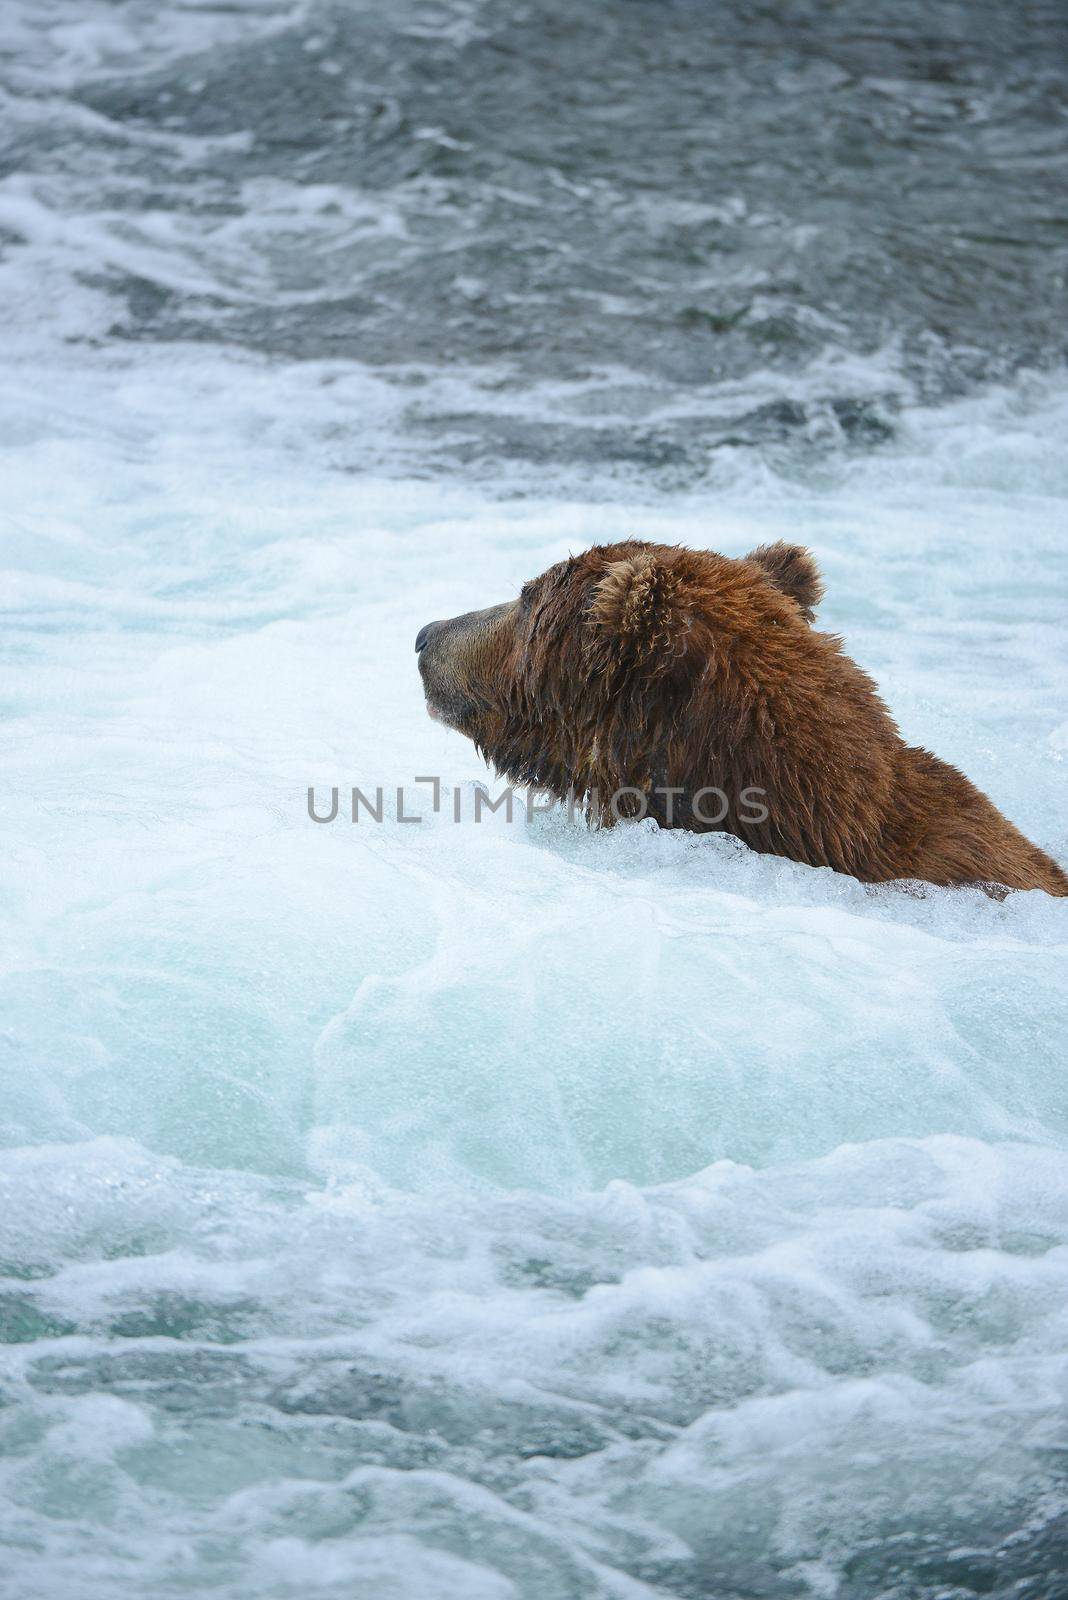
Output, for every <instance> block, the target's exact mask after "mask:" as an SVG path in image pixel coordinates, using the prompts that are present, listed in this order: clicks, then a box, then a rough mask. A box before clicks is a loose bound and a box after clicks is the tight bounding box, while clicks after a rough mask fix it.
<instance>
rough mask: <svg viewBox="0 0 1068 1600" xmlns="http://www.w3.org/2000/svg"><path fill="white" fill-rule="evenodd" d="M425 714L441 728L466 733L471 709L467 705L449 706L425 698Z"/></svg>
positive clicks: (428, 697)
mask: <svg viewBox="0 0 1068 1600" xmlns="http://www.w3.org/2000/svg"><path fill="white" fill-rule="evenodd" d="M426 714H427V716H428V717H429V718H430V719H431V721H432V722H440V723H441V725H442V727H443V728H452V729H454V730H455V731H456V732H457V733H468V726H467V723H468V721H469V718H470V715H471V707H470V706H467V705H456V704H453V705H450V704H448V703H443V702H442V701H440V700H432V699H431V698H430V696H429V695H427V697H426Z"/></svg>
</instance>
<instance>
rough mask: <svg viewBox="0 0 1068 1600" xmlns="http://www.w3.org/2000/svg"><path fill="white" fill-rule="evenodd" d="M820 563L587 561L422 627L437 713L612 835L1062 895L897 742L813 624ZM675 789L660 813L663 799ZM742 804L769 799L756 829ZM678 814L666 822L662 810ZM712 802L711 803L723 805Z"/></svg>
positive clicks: (913, 750) (942, 775) (919, 755)
mask: <svg viewBox="0 0 1068 1600" xmlns="http://www.w3.org/2000/svg"><path fill="white" fill-rule="evenodd" d="M821 593H822V584H821V582H820V578H819V574H818V572H817V569H816V565H815V562H814V561H813V559H812V557H811V555H809V553H808V552H807V551H805V550H802V549H800V548H799V547H797V546H796V545H786V544H775V545H770V546H763V547H761V549H759V550H755V551H753V553H752V554H751V555H750V556H749V557H747V558H746V559H744V560H732V559H730V558H728V557H726V556H720V555H716V554H713V553H711V552H707V551H694V550H685V549H679V548H675V547H670V546H664V545H650V544H643V543H640V542H638V541H628V542H626V543H623V544H615V545H604V546H600V547H598V548H595V549H592V550H587V551H586V552H585V553H584V554H583V555H580V556H576V557H573V558H571V559H570V560H568V561H564V562H561V563H559V564H558V565H557V566H555V567H551V568H550V569H549V571H548V572H546V573H544V574H543V575H542V576H541V577H540V578H537V579H535V580H534V581H533V582H532V583H530V584H527V585H526V586H525V588H524V590H523V593H522V596H521V598H520V600H519V601H516V602H512V603H510V604H507V605H503V606H497V607H493V608H492V609H491V610H489V611H486V612H478V613H472V614H469V615H468V616H466V617H460V618H456V619H454V620H453V621H451V622H447V623H434V624H431V626H430V629H429V630H428V633H429V635H430V636H429V638H428V641H427V643H426V647H425V648H424V649H423V652H422V655H421V658H420V667H421V670H422V673H423V678H424V683H425V685H426V688H427V697H428V702H429V703H430V705H431V707H432V708H436V710H437V714H438V715H440V716H441V717H442V718H443V720H445V721H447V722H449V723H451V724H452V725H453V726H455V727H457V728H459V729H460V730H461V731H462V732H464V733H466V734H468V735H469V737H471V738H472V739H474V740H475V742H476V743H477V745H478V746H479V748H480V749H481V750H482V752H483V753H484V754H485V755H486V756H487V757H488V758H489V759H490V760H491V761H492V762H493V764H494V765H495V766H496V767H497V769H498V770H499V771H500V772H501V773H503V774H504V775H506V776H507V777H508V778H509V779H510V780H511V781H512V782H513V783H517V784H530V785H532V786H535V787H538V788H541V789H543V790H547V791H550V792H552V793H553V794H556V795H557V796H560V797H565V796H567V795H568V793H573V794H576V795H578V796H580V797H582V798H583V799H584V800H585V802H586V804H587V807H588V810H589V813H590V815H591V817H592V818H593V819H594V820H596V821H599V822H601V823H605V824H610V823H611V822H612V821H613V820H615V817H616V815H617V814H620V815H625V814H627V812H628V811H630V812H631V813H633V812H635V811H638V810H640V809H641V808H642V801H640V800H639V798H638V796H635V795H631V796H630V797H624V799H623V801H622V802H620V801H618V800H617V802H616V808H615V810H613V807H612V799H613V796H615V795H617V794H618V792H619V791H620V790H623V789H631V790H634V789H636V790H640V791H641V794H642V796H644V797H645V803H646V804H647V805H648V811H649V814H651V815H653V816H655V817H656V818H657V820H658V821H660V822H661V823H663V824H665V825H672V826H681V827H686V828H691V829H693V830H695V831H698V832H700V831H706V830H707V828H708V827H709V824H708V823H704V822H702V821H701V820H700V819H699V817H698V816H696V815H695V814H694V809H693V797H694V795H695V794H696V793H697V791H699V790H701V789H703V788H706V787H709V786H718V788H720V789H721V790H722V791H724V793H725V795H726V796H727V803H728V809H727V813H726V815H725V816H724V817H723V819H722V821H721V822H718V823H716V824H713V825H712V826H715V827H717V828H719V829H721V830H723V831H726V832H729V833H733V834H736V835H737V836H738V837H739V838H741V839H744V840H745V842H746V843H747V844H748V845H750V846H751V847H752V848H753V849H754V850H758V851H762V852H765V853H770V854H772V855H780V856H787V857H789V858H790V859H792V860H794V861H803V862H807V863H808V864H809V865H811V866H826V867H833V868H835V869H836V870H837V871H839V872H846V873H851V874H852V875H853V876H854V877H856V878H859V879H861V880H862V881H864V882H869V883H878V882H885V881H887V880H889V879H894V878H909V879H921V880H924V881H926V882H928V883H936V884H965V883H982V884H985V885H992V884H1000V885H1004V886H1006V887H1008V888H1012V889H1045V890H1046V892H1047V893H1049V894H1053V895H1066V894H1068V877H1066V876H1065V874H1064V872H1062V870H1061V869H1060V867H1058V866H1057V864H1056V863H1055V862H1054V861H1053V860H1052V859H1051V858H1050V857H1049V856H1048V855H1046V854H1045V853H1044V852H1043V851H1042V850H1040V849H1038V847H1037V846H1036V845H1033V844H1031V843H1030V842H1029V841H1028V840H1027V839H1026V838H1025V837H1024V836H1023V834H1021V833H1020V832H1019V831H1018V830H1017V829H1016V828H1015V827H1014V826H1013V825H1012V823H1011V822H1009V821H1008V820H1007V819H1006V818H1005V817H1004V816H1002V814H1001V812H1000V811H998V810H997V808H996V807H995V806H994V805H993V804H992V803H991V801H989V800H988V799H987V798H986V796H985V795H983V794H981V793H980V791H979V790H978V789H976V787H975V786H974V784H972V783H971V782H969V780H968V779H967V778H966V777H965V776H964V775H963V773H961V772H958V771H957V770H956V768H954V767H951V766H948V765H947V764H946V763H945V762H944V761H940V760H938V758H937V757H936V756H933V755H931V754H930V753H929V752H928V751H926V750H922V749H919V748H917V747H915V746H912V745H907V744H905V742H904V740H903V739H902V738H901V736H900V734H899V733H898V730H897V727H896V725H895V723H894V721H893V718H892V717H891V716H890V713H889V711H888V710H887V708H886V706H885V705H884V704H883V701H882V700H881V699H880V697H879V694H878V692H877V690H876V687H875V685H874V683H873V682H872V680H871V679H870V678H869V677H868V676H867V674H866V673H864V672H862V671H861V669H860V668H859V667H858V666H856V665H855V663H854V662H852V661H851V660H850V659H849V657H848V656H847V655H845V654H844V652H843V649H842V645H841V641H840V640H839V639H837V638H835V637H834V636H833V635H831V634H826V633H820V632H817V631H816V630H815V629H813V628H812V627H810V626H809V624H810V622H811V621H812V618H813V614H814V608H815V606H816V605H817V603H818V601H819V598H820V595H821ZM669 786H670V787H672V788H675V789H679V790H682V791H683V793H682V794H681V795H678V796H675V797H674V798H673V799H672V800H671V801H670V802H669V801H668V800H667V798H666V797H664V796H658V795H656V793H655V790H656V789H657V788H662V789H663V788H666V787H669ZM746 790H760V791H763V792H764V800H763V805H764V806H765V807H766V808H767V811H768V816H767V818H766V820H763V821H759V820H752V817H753V811H754V809H755V807H754V806H753V805H752V802H751V801H747V800H746V799H745V798H744V794H745V791H746ZM669 804H670V806H671V807H672V811H673V814H670V815H669V812H668V806H669ZM715 804H716V802H715V801H709V802H707V808H708V809H711V808H713V807H714V806H715Z"/></svg>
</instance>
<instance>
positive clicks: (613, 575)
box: [589, 550, 690, 676]
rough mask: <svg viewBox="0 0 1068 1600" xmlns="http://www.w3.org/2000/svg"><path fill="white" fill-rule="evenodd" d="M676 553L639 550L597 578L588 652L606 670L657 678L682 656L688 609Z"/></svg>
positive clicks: (590, 617) (686, 630) (591, 610)
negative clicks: (635, 671)
mask: <svg viewBox="0 0 1068 1600" xmlns="http://www.w3.org/2000/svg"><path fill="white" fill-rule="evenodd" d="M674 555H675V552H663V551H656V552H654V551H646V550H643V551H639V552H638V554H636V555H632V556H624V557H622V558H621V559H620V560H619V561H612V562H610V563H609V565H608V566H607V567H606V568H605V570H604V572H603V573H602V574H601V576H600V578H599V579H598V580H597V583H596V585H595V587H594V590H593V597H592V600H591V602H590V609H589V620H590V623H591V624H592V628H593V639H592V641H591V643H592V646H593V648H592V650H591V652H590V654H591V655H592V656H593V657H594V658H595V662H594V664H597V665H600V667H601V669H602V670H604V669H605V668H609V667H613V666H614V667H639V666H640V667H643V668H645V669H646V671H647V672H648V673H649V675H651V676H659V675H660V674H661V673H663V672H666V671H667V670H668V669H669V668H670V666H671V664H672V662H675V661H678V659H679V657H680V656H681V655H682V654H683V651H684V649H685V637H686V634H687V632H688V631H689V626H690V608H689V606H688V605H687V604H686V596H685V582H684V579H683V577H682V574H681V573H680V572H679V571H678V569H677V567H676V563H675V560H674V559H673V557H674ZM596 658H599V659H596Z"/></svg>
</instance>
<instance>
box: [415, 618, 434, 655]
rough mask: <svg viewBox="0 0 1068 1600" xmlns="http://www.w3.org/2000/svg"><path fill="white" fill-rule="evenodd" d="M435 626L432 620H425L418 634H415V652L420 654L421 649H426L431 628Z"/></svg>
mask: <svg viewBox="0 0 1068 1600" xmlns="http://www.w3.org/2000/svg"><path fill="white" fill-rule="evenodd" d="M433 626H434V624H433V623H432V622H425V623H424V624H423V626H422V627H421V628H420V629H419V632H418V633H417V634H416V636H415V653H416V655H418V654H419V652H420V650H425V648H426V642H427V640H428V639H429V638H430V630H431V628H432V627H433Z"/></svg>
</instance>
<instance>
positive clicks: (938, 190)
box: [2, 0, 1068, 482]
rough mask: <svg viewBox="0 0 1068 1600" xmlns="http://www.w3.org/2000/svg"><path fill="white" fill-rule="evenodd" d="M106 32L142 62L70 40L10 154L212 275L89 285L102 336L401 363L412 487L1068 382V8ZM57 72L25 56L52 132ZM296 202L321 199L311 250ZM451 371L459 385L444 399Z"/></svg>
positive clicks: (833, 432)
mask: <svg viewBox="0 0 1068 1600" xmlns="http://www.w3.org/2000/svg"><path fill="white" fill-rule="evenodd" d="M68 9H71V10H73V11H74V12H75V13H77V11H78V8H77V7H76V6H75V7H73V8H68ZM85 15H86V16H87V17H89V18H92V20H93V21H94V23H95V24H96V25H97V26H101V25H102V22H105V21H106V23H107V25H108V26H109V27H112V28H115V27H118V28H122V27H123V25H124V24H125V25H127V26H130V25H131V24H132V23H133V22H136V23H138V24H139V28H140V31H139V32H137V39H138V41H139V42H138V46H137V48H136V49H134V50H132V51H131V52H130V53H129V54H126V55H124V56H123V58H122V60H121V63H120V64H119V65H118V66H117V67H116V66H112V65H111V64H110V62H111V59H112V58H113V57H114V54H115V49H114V45H113V44H112V43H110V42H109V41H108V39H107V38H106V37H105V39H104V41H103V48H102V49H101V50H100V51H99V52H96V53H90V52H85V51H83V56H88V60H87V61H86V62H85V64H84V65H82V64H80V63H79V61H78V60H75V61H74V62H73V63H72V64H71V66H70V67H69V69H68V70H66V71H65V72H64V73H63V74H62V75H61V76H62V78H63V81H64V98H65V100H66V101H67V106H66V113H65V115H61V116H58V117H57V115H56V108H55V106H54V104H53V103H51V101H50V102H49V103H48V104H47V105H41V103H40V100H39V98H38V103H37V106H36V110H37V112H38V115H36V116H34V115H30V114H28V112H27V106H26V105H25V104H23V105H22V106H21V108H20V109H21V111H22V113H23V115H20V116H19V117H18V118H17V119H14V120H13V121H10V122H9V124H8V131H7V136H6V137H5V140H4V149H3V153H2V160H3V170H7V171H12V170H19V171H20V172H22V173H26V172H32V173H34V174H40V175H51V176H52V178H53V179H54V183H55V190H54V192H55V195H56V197H57V199H58V198H59V197H60V196H62V197H63V199H64V200H65V202H66V203H67V204H73V205H75V206H76V207H77V208H78V209H79V210H84V211H85V212H86V213H87V214H88V215H89V216H93V215H97V216H100V215H101V214H106V222H105V227H106V229H107V231H108V233H109V234H110V235H112V236H113V237H114V238H116V239H120V240H121V239H122V238H123V237H124V223H127V222H129V223H131V224H134V225H135V226H136V225H137V222H138V219H140V221H141V224H142V225H143V224H144V219H145V218H146V216H148V215H150V216H151V217H152V219H153V226H155V227H156V228H157V229H158V230H161V231H158V232H157V238H160V239H163V240H166V241H169V242H170V244H171V246H172V248H173V249H174V251H175V252H176V255H175V256H174V257H173V258H172V266H173V263H174V261H175V260H177V261H178V262H181V261H187V262H188V263H189V266H190V269H191V270H190V273H189V278H190V281H189V282H182V281H180V280H181V274H178V280H179V281H175V280H174V277H173V275H172V278H171V281H169V282H168V281H161V279H160V277H159V276H154V275H153V273H152V272H151V270H146V269H145V268H144V267H142V270H138V269H137V264H136V262H134V261H131V260H124V259H123V257H122V252H121V251H119V252H117V253H114V254H113V255H112V257H111V259H110V260H105V261H96V262H94V261H92V260H86V261H84V262H83V263H82V264H81V266H80V267H76V268H75V269H74V270H75V275H76V276H77V277H80V278H83V279H84V280H85V281H87V282H90V283H92V284H94V285H97V286H99V287H100V288H102V289H103V290H104V291H105V293H106V295H107V303H108V306H109V308H110V326H109V327H108V329H107V332H108V333H109V334H111V335H114V336H121V337H122V338H126V339H136V340H153V341H167V340H189V339H194V340H210V341H226V342H227V343H230V344H235V345H238V346H241V347H244V348H247V349H249V350H253V351H257V352H261V353H264V354H270V355H284V356H287V357H296V358H298V359H311V358H316V359H343V360H353V359H355V360H358V361H360V362H363V363H369V364H372V365H373V366H375V367H377V368H382V369H384V370H385V371H387V372H388V373H390V374H391V375H392V376H394V377H395V378H396V381H397V382H398V383H399V384H401V385H404V386H407V387H408V388H410V389H411V391H412V392H411V400H410V404H409V405H408V408H407V412H406V427H407V429H408V430H409V431H410V434H411V441H410V442H411V445H412V448H413V449H414V450H415V451H416V452H417V453H418V454H419V455H420V456H421V457H422V459H423V460H424V461H425V462H433V461H435V460H437V461H438V462H439V463H440V464H444V465H455V464H457V463H468V464H470V463H475V462H486V463H493V462H504V461H512V462H516V463H523V462H526V463H536V464H544V463H550V462H551V463H559V464H561V465H565V464H567V463H569V462H571V463H575V462H577V463H582V462H584V461H589V462H597V463H601V464H603V463H605V462H613V461H614V462H617V463H621V464H627V465H630V466H635V467H638V468H640V469H642V470H645V471H647V472H648V471H655V472H659V473H660V474H661V475H662V476H663V478H664V479H665V480H666V481H668V482H672V481H688V480H690V479H692V478H694V477H700V476H701V475H702V474H704V473H706V472H707V471H708V470H709V467H710V463H711V464H713V465H714V462H713V461H712V453H713V452H714V451H715V450H716V449H717V448H718V447H723V446H730V445H737V444H743V445H745V444H756V445H759V446H761V447H763V448H764V449H765V450H766V451H768V452H770V453H771V455H772V457H773V458H776V459H777V456H776V452H781V451H782V450H783V449H786V450H789V449H791V448H792V449H796V450H799V451H801V452H802V453H806V452H812V451H815V452H816V453H820V452H823V451H826V450H828V449H831V450H833V449H837V448H839V447H841V446H842V445H846V446H850V447H856V448H866V447H870V446H878V445H879V444H880V443H881V442H883V441H885V440H886V439H887V438H888V437H890V436H892V434H893V432H894V428H895V415H896V413H897V411H898V409H899V407H900V406H901V404H902V403H903V402H906V401H909V400H914V399H916V398H922V399H927V400H935V401H937V400H939V399H941V398H944V397H946V396H951V395H956V394H959V393H961V392H964V391H967V390H968V389H969V388H971V387H972V386H975V385H977V384H982V383H988V382H990V381H992V380H997V379H999V378H1003V377H1005V376H1007V375H1010V374H1012V373H1014V372H1016V371H1017V370H1018V369H1019V368H1020V367H1022V366H1025V367H1039V368H1042V367H1050V366H1058V365H1060V364H1062V363H1063V360H1064V356H1065V350H1066V333H1065V330H1066V327H1068V289H1066V272H1068V217H1066V197H1068V8H1066V7H1065V6H1064V5H1063V4H1061V3H1056V0H1032V3H1024V4H1005V3H985V4H972V5H965V4H948V3H945V0H935V3H933V4H916V3H912V0H902V3H900V4H896V5H886V4H883V5H875V6H872V5H870V4H864V3H860V0H856V3H850V0H845V3H835V4H802V3H794V4H789V3H783V4H763V5H750V4H741V3H728V0H717V3H711V0H704V3H695V0H596V3H591V4H586V5H576V4H568V3H554V0H541V3H538V4H523V3H517V0H486V3H483V4H478V3H471V0H467V3H459V0H457V3H454V4H429V3H423V4H412V3H410V0H400V3H397V4H393V5H389V6H386V5H363V4H348V5H341V4H311V5H307V6H301V7H298V8H292V9H287V8H286V7H284V6H274V7H272V6H269V5H263V6H256V7H250V8H248V18H249V20H248V23H247V24H246V25H242V23H243V19H244V16H245V12H244V11H242V10H236V11H234V10H233V9H232V8H226V7H203V8H201V7H191V8H188V9H184V10H181V11H177V12H171V13H170V15H169V18H168V21H169V23H170V24H171V25H170V26H168V27H163V26H161V27H160V29H159V30H154V29H153V28H152V27H151V24H150V20H149V19H150V17H151V11H150V10H146V11H143V10H142V9H141V8H139V7H138V6H135V5H112V6H104V7H98V8H87V9H86V12H85ZM176 19H177V20H176ZM253 23H254V24H255V25H254V26H253ZM131 31H133V30H131ZM46 51H47V35H46V34H45V33H44V32H42V35H41V37H40V41H39V52H38V56H37V59H36V60H35V62H34V65H35V67H36V68H37V69H38V70H37V71H34V72H30V71H27V70H26V69H25V67H24V66H23V67H20V61H19V57H18V55H17V54H15V53H14V52H13V55H14V60H13V62H12V65H11V68H10V78H11V81H12V82H13V83H14V84H15V85H16V92H17V94H18V95H19V97H20V99H21V97H22V96H23V95H25V96H26V97H27V99H28V101H29V103H30V105H29V111H30V112H32V111H33V109H34V107H33V101H34V98H35V96H36V97H40V96H41V95H43V94H46V93H48V90H49V88H52V87H54V81H55V80H53V81H52V82H50V79H49V74H48V72H47V69H46V65H45V60H44V56H45V53H46ZM42 69H43V70H42ZM78 108H84V110H85V111H86V112H91V113H93V114H94V115H93V117H92V118H85V117H79V116H78V115H77V114H76V113H77V110H78ZM297 184H299V185H302V186H308V185H319V186H326V187H324V188H323V189H322V190H321V192H319V193H318V195H317V197H314V198H313V200H312V202H311V203H312V205H313V206H314V207H315V216H314V218H313V220H312V224H311V225H309V219H308V216H307V211H306V210H305V211H303V212H302V211H301V209H300V208H299V206H298V204H297V202H296V198H295V195H294V193H293V192H292V189H291V188H289V187H286V186H292V185H297ZM272 186H273V187H272ZM279 186H281V187H279ZM329 186H335V190H336V189H338V188H340V189H342V190H345V191H349V190H351V189H352V188H353V187H355V188H356V189H357V190H359V191H360V193H361V195H362V196H363V199H364V203H365V205H366V208H367V210H366V215H365V216H364V217H363V218H362V219H361V218H359V217H355V216H353V215H352V213H351V210H350V211H349V213H348V214H346V209H345V204H344V201H343V200H342V199H341V198H340V196H339V193H338V192H332V190H331V187H329ZM302 203H303V205H304V206H305V208H306V207H307V205H308V203H309V202H308V197H307V194H305V196H304V199H303V202H302ZM264 210H269V212H270V214H269V216H266V217H265V216H264V215H263V212H264ZM257 212H259V213H260V221H259V224H258V225H257V226H256V227H250V226H248V225H247V224H248V221H249V218H250V215H254V214H256V213H257ZM175 219H177V226H175V227H174V228H173V229H172V228H171V227H170V225H171V224H172V223H174V222H175ZM17 237H18V234H17V230H15V231H14V233H13V234H12V233H11V232H10V231H9V233H8V238H9V240H11V242H15V241H16V240H17ZM164 276H165V277H166V276H167V275H166V274H165V275H164ZM194 278H196V279H197V280H199V281H198V282H195V283H194V282H193V281H192V280H193V279H194ZM428 370H429V371H430V372H431V373H433V374H434V375H435V376H439V377H440V375H441V374H452V375H454V377H455V380H456V382H455V385H454V388H453V389H452V390H450V391H449V392H448V393H445V394H440V393H439V394H435V395H434V396H433V397H424V396H421V394H420V385H421V384H423V383H425V382H426V379H427V373H428Z"/></svg>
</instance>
